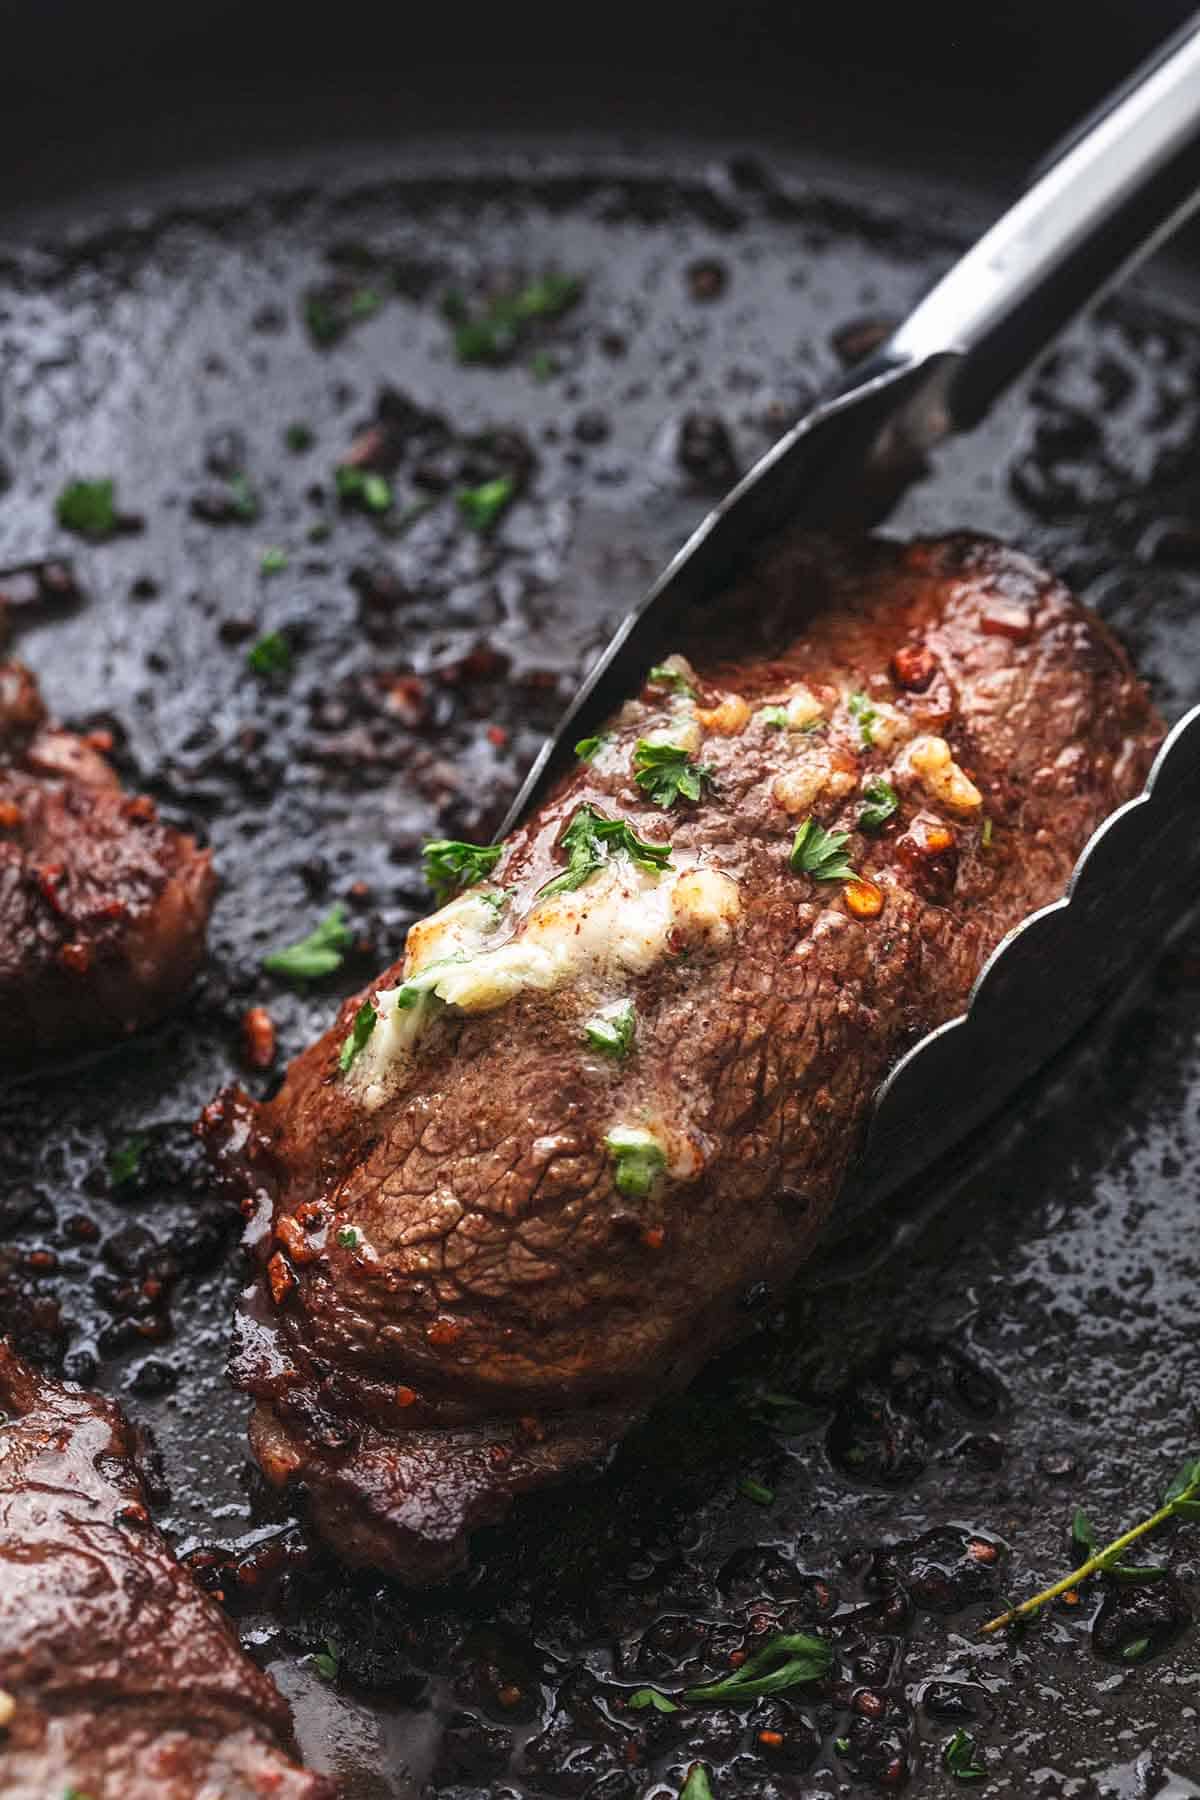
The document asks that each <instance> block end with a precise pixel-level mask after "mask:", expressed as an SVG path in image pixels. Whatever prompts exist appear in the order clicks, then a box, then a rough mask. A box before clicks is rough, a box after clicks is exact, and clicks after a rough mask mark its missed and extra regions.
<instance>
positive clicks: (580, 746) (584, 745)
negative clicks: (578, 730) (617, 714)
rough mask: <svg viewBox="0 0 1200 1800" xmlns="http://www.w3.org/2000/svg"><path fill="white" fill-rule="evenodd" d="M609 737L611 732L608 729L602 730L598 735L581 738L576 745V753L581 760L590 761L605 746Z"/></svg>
mask: <svg viewBox="0 0 1200 1800" xmlns="http://www.w3.org/2000/svg"><path fill="white" fill-rule="evenodd" d="M608 739H609V733H608V732H607V731H602V732H601V733H600V734H599V736H598V737H586V738H580V740H579V742H578V743H577V744H576V746H575V754H576V756H577V757H578V758H579V760H580V762H585V763H590V762H591V761H592V759H593V758H594V757H595V756H596V755H597V754H598V752H599V751H600V750H602V749H603V748H604V746H605V744H607V742H608Z"/></svg>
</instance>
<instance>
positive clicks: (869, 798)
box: [858, 775, 900, 831]
mask: <svg viewBox="0 0 1200 1800" xmlns="http://www.w3.org/2000/svg"><path fill="white" fill-rule="evenodd" d="M863 799H864V800H865V801H866V803H867V804H866V805H865V806H864V807H863V809H862V811H861V812H860V813H859V815H858V829H859V830H860V831H882V830H883V827H884V826H885V825H886V824H887V822H888V820H889V819H890V818H891V816H892V814H893V813H894V812H895V811H896V809H897V807H898V806H899V805H900V796H899V795H898V794H897V792H896V790H895V788H894V787H893V786H892V784H891V782H890V781H884V779H883V777H882V776H881V775H877V776H875V777H874V779H873V780H871V781H867V782H864V783H863Z"/></svg>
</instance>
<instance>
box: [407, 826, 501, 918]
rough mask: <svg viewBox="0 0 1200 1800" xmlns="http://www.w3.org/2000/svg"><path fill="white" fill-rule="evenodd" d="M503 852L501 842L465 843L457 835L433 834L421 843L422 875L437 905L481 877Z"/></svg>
mask: <svg viewBox="0 0 1200 1800" xmlns="http://www.w3.org/2000/svg"><path fill="white" fill-rule="evenodd" d="M503 854H504V845H503V844H464V843H462V842H461V841H460V840H459V839H458V838H434V839H432V840H431V842H429V843H428V844H426V845H424V847H423V848H422V850H421V859H422V861H423V863H424V865H425V879H426V881H427V882H428V883H429V885H430V887H431V888H432V889H433V894H434V898H435V900H436V901H437V903H438V905H439V906H442V905H444V904H445V902H446V901H447V900H448V899H449V898H450V896H451V894H456V893H458V892H459V890H460V889H461V888H469V887H474V886H475V883H476V882H477V881H483V880H484V879H485V877H486V876H488V875H490V874H491V872H492V870H493V869H494V868H495V866H496V864H497V863H498V862H499V861H500V858H501V857H502V856H503Z"/></svg>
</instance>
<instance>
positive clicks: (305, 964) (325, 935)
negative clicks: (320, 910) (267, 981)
mask: <svg viewBox="0 0 1200 1800" xmlns="http://www.w3.org/2000/svg"><path fill="white" fill-rule="evenodd" d="M353 942H354V933H353V932H352V931H351V930H350V927H349V926H348V925H347V924H346V909H345V907H344V906H343V905H342V904H341V902H340V901H339V902H338V904H337V905H336V906H335V907H334V908H333V910H332V911H331V912H328V913H326V915H325V917H324V918H323V919H322V920H321V921H320V923H319V924H317V925H314V926H313V928H312V930H311V931H310V932H309V934H308V936H307V937H303V938H301V939H300V941H299V943H296V944H289V945H288V946H287V948H286V949H284V950H272V952H271V954H270V955H269V956H264V957H263V968H264V969H266V970H267V972H268V973H269V974H271V975H282V976H284V977H285V979H286V980H288V981H317V980H319V979H320V977H321V976H322V975H332V974H333V973H334V971H335V970H337V969H340V968H341V966H342V960H343V958H344V956H345V954H346V952H347V950H348V949H349V948H350V946H351V944H352V943H353Z"/></svg>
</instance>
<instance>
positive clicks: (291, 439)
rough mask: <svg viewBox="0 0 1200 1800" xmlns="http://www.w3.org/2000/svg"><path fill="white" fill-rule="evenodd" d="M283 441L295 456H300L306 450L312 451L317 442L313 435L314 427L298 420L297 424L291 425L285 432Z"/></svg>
mask: <svg viewBox="0 0 1200 1800" xmlns="http://www.w3.org/2000/svg"><path fill="white" fill-rule="evenodd" d="M283 441H284V443H285V444H286V445H287V447H288V449H289V450H290V451H291V452H292V455H293V456H300V455H301V454H302V453H303V452H304V451H305V450H311V449H312V447H313V445H314V444H315V443H316V441H317V440H316V438H315V436H314V435H313V430H312V426H311V425H306V424H305V423H304V421H303V419H297V420H296V422H295V424H293V425H289V426H288V428H287V430H286V431H285V432H284V434H283Z"/></svg>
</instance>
